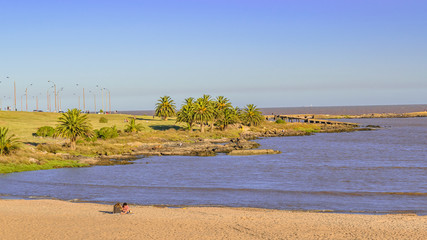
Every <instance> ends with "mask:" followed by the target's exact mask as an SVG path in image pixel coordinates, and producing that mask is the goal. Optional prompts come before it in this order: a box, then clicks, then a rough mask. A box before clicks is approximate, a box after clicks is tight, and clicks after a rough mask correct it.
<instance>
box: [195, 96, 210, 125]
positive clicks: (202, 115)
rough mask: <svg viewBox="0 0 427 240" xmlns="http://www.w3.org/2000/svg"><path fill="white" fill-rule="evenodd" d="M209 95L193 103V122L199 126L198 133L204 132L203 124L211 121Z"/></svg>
mask: <svg viewBox="0 0 427 240" xmlns="http://www.w3.org/2000/svg"><path fill="white" fill-rule="evenodd" d="M208 96H209V95H204V96H203V97H202V98H199V99H197V101H196V102H195V103H194V120H195V121H197V122H198V123H199V124H200V131H201V132H204V131H205V130H204V129H205V127H204V126H205V124H206V123H207V122H208V121H210V120H212V119H213V107H212V104H211V102H210V101H209V98H210V97H208Z"/></svg>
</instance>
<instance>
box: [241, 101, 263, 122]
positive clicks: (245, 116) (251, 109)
mask: <svg viewBox="0 0 427 240" xmlns="http://www.w3.org/2000/svg"><path fill="white" fill-rule="evenodd" d="M241 118H242V121H243V122H244V123H245V124H246V125H248V126H257V125H259V124H260V123H261V122H262V121H263V120H264V118H263V116H262V113H261V111H259V109H258V108H257V107H256V106H255V105H253V104H248V105H246V107H245V108H244V109H243V112H242V115H241Z"/></svg>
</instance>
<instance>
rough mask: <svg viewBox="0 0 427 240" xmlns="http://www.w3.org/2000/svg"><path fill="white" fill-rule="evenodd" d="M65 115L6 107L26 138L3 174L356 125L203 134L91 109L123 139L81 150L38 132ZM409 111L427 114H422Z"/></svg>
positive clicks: (6, 160) (224, 148) (1, 114)
mask: <svg viewBox="0 0 427 240" xmlns="http://www.w3.org/2000/svg"><path fill="white" fill-rule="evenodd" d="M60 115H61V114H59V113H38V112H6V111H0V126H1V127H7V128H9V132H10V133H11V134H15V135H16V137H18V138H19V140H20V142H21V143H20V149H19V150H16V151H15V152H14V153H12V154H11V155H7V156H0V174H2V173H3V174H4V173H12V172H21V171H32V170H42V169H53V168H63V167H87V166H93V165H112V164H126V163H129V162H130V161H131V160H134V159H135V158H136V156H140V155H146V156H149V155H197V156H209V155H215V154H216V153H218V152H224V153H228V152H231V151H232V150H240V149H253V148H257V147H258V145H257V143H254V142H251V141H248V140H251V139H256V138H259V137H275V136H300V135H310V134H313V133H318V132H343V131H354V130H356V129H355V128H353V127H347V126H326V125H317V124H306V123H276V122H269V121H265V122H263V123H262V124H261V125H259V126H257V127H246V126H242V125H240V124H236V125H234V126H231V127H229V128H228V129H226V130H224V131H220V130H211V131H208V132H204V133H201V132H200V131H199V130H198V129H194V130H193V131H187V130H185V129H184V128H185V125H184V124H182V123H175V119H174V118H170V119H168V120H167V121H165V120H162V119H161V118H158V117H152V116H133V115H126V114H112V115H96V114H89V115H88V118H89V121H90V123H91V124H92V126H93V128H94V129H100V128H102V127H112V126H116V128H117V129H118V130H119V131H121V132H122V133H121V134H120V135H119V137H117V138H113V139H108V140H102V139H98V140H97V141H95V142H88V141H85V140H82V139H80V140H79V141H78V144H77V149H76V150H71V149H69V148H68V147H67V146H66V144H67V142H68V140H66V139H63V138H52V137H35V136H34V133H35V132H36V131H37V129H38V128H39V127H42V126H52V127H55V126H56V124H57V121H58V118H59V116H60ZM408 115H409V116H424V115H423V114H420V113H413V114H408ZM381 116H384V115H381ZM387 116H388V115H387ZM426 116H427V113H426ZM101 117H103V118H106V119H107V121H108V122H107V123H101V122H100V121H99V120H100V118H101ZM133 117H135V118H136V121H137V123H140V124H141V125H142V126H143V129H142V131H141V132H139V133H133V134H130V133H125V132H123V130H124V128H125V125H126V119H129V118H133ZM333 117H334V118H338V117H337V116H333ZM316 118H319V115H316ZM342 118H344V117H342ZM218 143H221V144H218Z"/></svg>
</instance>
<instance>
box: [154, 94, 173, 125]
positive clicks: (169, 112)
mask: <svg viewBox="0 0 427 240" xmlns="http://www.w3.org/2000/svg"><path fill="white" fill-rule="evenodd" d="M175 112H176V108H175V103H174V101H173V100H172V98H171V97H169V96H163V97H160V99H159V100H158V102H157V103H156V113H155V115H156V116H158V117H161V118H163V119H164V120H167V119H168V117H173V116H175Z"/></svg>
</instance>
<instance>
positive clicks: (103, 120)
mask: <svg viewBox="0 0 427 240" xmlns="http://www.w3.org/2000/svg"><path fill="white" fill-rule="evenodd" d="M99 123H108V119H106V118H105V117H100V118H99Z"/></svg>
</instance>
